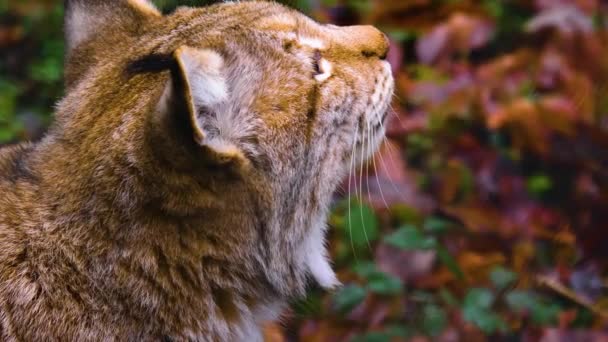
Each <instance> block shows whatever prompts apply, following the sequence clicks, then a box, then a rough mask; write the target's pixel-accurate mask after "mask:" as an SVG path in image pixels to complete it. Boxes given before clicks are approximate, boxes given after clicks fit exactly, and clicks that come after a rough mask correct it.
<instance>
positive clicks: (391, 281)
mask: <svg viewBox="0 0 608 342" xmlns="http://www.w3.org/2000/svg"><path fill="white" fill-rule="evenodd" d="M367 285H368V287H369V289H370V290H371V291H372V292H374V293H377V294H381V295H397V294H400V293H401V292H402V291H403V283H402V282H401V279H399V278H397V277H394V276H392V275H390V274H387V273H384V272H376V273H374V274H372V275H371V276H370V277H369V278H368V284H367Z"/></svg>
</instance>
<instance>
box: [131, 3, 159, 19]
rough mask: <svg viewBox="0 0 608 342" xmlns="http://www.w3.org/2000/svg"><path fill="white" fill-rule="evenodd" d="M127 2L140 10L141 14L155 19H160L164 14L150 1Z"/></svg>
mask: <svg viewBox="0 0 608 342" xmlns="http://www.w3.org/2000/svg"><path fill="white" fill-rule="evenodd" d="M127 2H128V3H129V4H130V5H131V6H132V7H134V8H135V9H137V10H139V12H141V13H143V14H145V15H148V16H153V17H160V16H162V13H161V12H160V11H159V10H158V8H156V6H154V5H153V4H152V3H151V2H150V1H148V0H127Z"/></svg>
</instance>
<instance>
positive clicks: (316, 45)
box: [298, 36, 327, 50]
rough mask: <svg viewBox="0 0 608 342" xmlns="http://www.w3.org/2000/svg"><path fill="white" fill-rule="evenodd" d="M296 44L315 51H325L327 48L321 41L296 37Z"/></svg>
mask: <svg viewBox="0 0 608 342" xmlns="http://www.w3.org/2000/svg"><path fill="white" fill-rule="evenodd" d="M298 44H300V45H302V46H307V47H309V48H312V49H315V50H325V49H326V48H327V46H326V45H325V43H324V42H323V41H322V40H320V39H317V38H312V37H305V36H304V37H303V36H300V37H298Z"/></svg>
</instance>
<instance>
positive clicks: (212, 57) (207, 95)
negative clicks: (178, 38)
mask: <svg viewBox="0 0 608 342" xmlns="http://www.w3.org/2000/svg"><path fill="white" fill-rule="evenodd" d="M176 53H177V56H178V57H179V62H180V64H181V66H182V68H183V71H184V74H185V76H186V79H187V81H188V86H189V87H190V93H191V95H192V101H193V102H194V105H195V106H196V107H203V106H212V105H215V104H218V103H220V102H222V101H224V100H226V99H227V98H228V87H227V85H226V79H225V78H224V76H223V75H222V68H223V66H224V59H223V58H222V56H220V55H219V54H218V53H217V52H215V51H212V50H206V49H193V48H188V47H182V48H180V49H179V50H178V51H177V52H176Z"/></svg>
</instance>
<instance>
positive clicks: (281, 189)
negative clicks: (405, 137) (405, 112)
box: [0, 0, 393, 341]
mask: <svg viewBox="0 0 608 342" xmlns="http://www.w3.org/2000/svg"><path fill="white" fill-rule="evenodd" d="M65 30H66V40H67V42H66V43H67V51H66V54H67V56H66V73H65V78H66V88H67V91H66V93H67V95H66V96H65V98H64V99H63V100H61V102H60V103H59V104H58V105H57V110H56V115H55V122H54V124H53V125H52V127H51V128H50V130H49V132H48V133H47V135H46V136H45V138H43V139H42V140H41V141H39V142H36V143H29V144H21V145H17V146H12V147H6V148H3V149H1V150H0V194H1V195H0V335H1V340H3V341H260V340H261V339H262V336H261V332H260V324H261V323H262V322H264V321H266V320H273V319H277V317H278V315H279V313H280V312H281V310H282V309H283V307H284V303H285V302H286V301H287V300H289V299H290V298H293V297H297V296H301V295H302V294H303V293H304V291H305V288H306V284H307V281H308V280H309V279H313V280H315V281H316V282H317V283H319V284H320V285H321V286H323V287H325V288H332V287H334V286H336V285H338V280H337V279H336V276H335V274H334V272H333V271H332V269H331V267H330V263H329V261H328V258H327V255H326V250H325V246H324V233H325V221H326V216H327V211H328V205H329V202H330V200H331V197H332V193H333V192H334V191H335V189H336V187H337V186H338V184H339V183H340V181H341V179H342V178H343V177H344V176H345V174H346V173H347V172H348V170H349V167H352V166H353V165H356V164H358V163H361V162H363V161H364V160H365V159H367V158H369V157H370V156H371V154H372V153H373V152H374V151H375V150H376V149H377V147H378V144H379V143H380V141H381V138H382V137H383V135H384V126H383V121H384V120H385V118H386V113H387V111H388V110H387V109H388V106H389V102H390V99H391V96H392V92H393V78H392V76H391V72H390V67H389V65H388V63H387V62H386V61H385V60H384V59H385V57H386V53H387V49H388V42H387V39H386V36H385V35H384V34H382V33H381V32H380V31H378V30H376V29H375V28H373V27H370V26H352V27H337V26H333V25H321V24H318V23H316V22H314V21H313V20H311V19H309V18H308V17H306V16H304V15H302V14H300V13H298V12H296V11H294V10H291V9H288V8H286V7H284V6H281V5H279V4H276V3H270V2H262V1H248V2H235V3H222V4H217V5H214V6H210V7H206V8H180V9H178V10H177V11H175V12H174V13H172V14H170V15H162V14H161V13H160V12H159V11H158V10H157V9H156V8H155V7H154V6H153V5H152V4H150V3H148V2H146V0H68V1H66V17H65Z"/></svg>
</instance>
